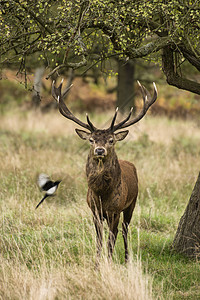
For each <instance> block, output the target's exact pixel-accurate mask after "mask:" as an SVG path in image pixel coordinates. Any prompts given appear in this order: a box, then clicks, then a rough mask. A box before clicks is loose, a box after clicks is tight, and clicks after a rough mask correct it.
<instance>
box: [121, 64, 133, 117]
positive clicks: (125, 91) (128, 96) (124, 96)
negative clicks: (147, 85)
mask: <svg viewBox="0 0 200 300" xmlns="http://www.w3.org/2000/svg"><path fill="white" fill-rule="evenodd" d="M134 73H135V67H134V64H133V61H127V62H125V63H124V62H122V61H119V62H118V86H117V107H119V110H120V112H122V113H124V112H125V111H127V110H130V108H131V107H134Z"/></svg>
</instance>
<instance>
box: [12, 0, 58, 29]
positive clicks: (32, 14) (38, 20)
mask: <svg viewBox="0 0 200 300" xmlns="http://www.w3.org/2000/svg"><path fill="white" fill-rule="evenodd" d="M14 2H15V3H17V4H19V6H21V7H22V8H23V9H24V10H25V11H27V12H28V13H29V14H30V15H31V17H32V18H34V19H35V21H36V22H37V23H39V24H40V25H41V26H42V27H43V28H44V29H45V30H46V31H47V32H48V33H49V34H52V33H54V31H53V30H52V29H51V28H50V27H48V26H47V24H46V23H44V22H43V20H42V19H41V18H39V17H38V16H36V14H35V13H34V12H33V11H32V10H30V9H28V7H26V6H25V5H24V4H22V3H21V2H20V1H19V0H14Z"/></svg>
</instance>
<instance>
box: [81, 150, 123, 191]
mask: <svg viewBox="0 0 200 300" xmlns="http://www.w3.org/2000/svg"><path fill="white" fill-rule="evenodd" d="M86 175H87V180H88V186H89V187H90V188H91V189H92V190H93V191H94V192H95V193H97V194H98V195H102V196H103V195H104V194H108V193H111V192H112V191H113V190H114V188H115V187H116V185H118V184H120V181H121V176H120V175H121V169H120V165H119V162H118V159H117V155H116V153H115V151H113V153H112V154H110V155H108V156H107V157H106V158H104V159H97V158H94V156H93V155H92V151H91V152H90V154H89V156H88V160H87V165H86Z"/></svg>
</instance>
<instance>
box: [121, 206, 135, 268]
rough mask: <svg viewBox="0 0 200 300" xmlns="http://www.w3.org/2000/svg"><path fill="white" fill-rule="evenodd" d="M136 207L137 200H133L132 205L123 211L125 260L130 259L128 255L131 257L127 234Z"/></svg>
mask: <svg viewBox="0 0 200 300" xmlns="http://www.w3.org/2000/svg"><path fill="white" fill-rule="evenodd" d="M134 208H135V201H133V202H132V203H131V205H130V206H129V207H127V208H126V209H125V210H124V211H123V215H124V219H123V222H122V235H123V239H124V248H125V262H127V261H128V257H129V253H128V241H127V235H128V226H129V223H130V221H131V218H132V214H133V210H134Z"/></svg>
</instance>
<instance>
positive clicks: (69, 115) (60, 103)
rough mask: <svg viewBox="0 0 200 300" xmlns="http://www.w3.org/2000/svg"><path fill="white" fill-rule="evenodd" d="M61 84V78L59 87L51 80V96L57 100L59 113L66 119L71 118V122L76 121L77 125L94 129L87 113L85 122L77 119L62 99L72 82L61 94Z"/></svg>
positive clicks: (92, 130)
mask: <svg viewBox="0 0 200 300" xmlns="http://www.w3.org/2000/svg"><path fill="white" fill-rule="evenodd" d="M62 84H63V80H62V81H61V84H60V85H59V87H55V81H53V84H52V96H53V97H54V99H55V100H56V101H57V102H58V107H59V111H60V113H61V114H62V115H63V116H64V117H65V118H67V119H70V120H72V121H73V122H75V123H77V124H78V125H80V126H81V127H84V128H86V129H88V130H89V131H90V132H94V131H95V129H96V128H95V127H94V125H93V124H92V122H91V121H90V119H89V117H88V115H87V114H86V118H87V122H88V124H87V123H84V122H82V121H81V120H79V119H78V118H76V117H75V116H74V115H73V114H72V112H71V111H70V110H69V109H68V107H67V106H66V105H65V102H64V101H63V98H64V97H65V95H66V94H67V93H68V92H69V90H70V88H71V87H72V85H73V84H71V85H70V86H69V87H68V88H67V89H66V90H65V92H64V93H63V95H62V94H61V90H62Z"/></svg>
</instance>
